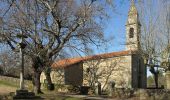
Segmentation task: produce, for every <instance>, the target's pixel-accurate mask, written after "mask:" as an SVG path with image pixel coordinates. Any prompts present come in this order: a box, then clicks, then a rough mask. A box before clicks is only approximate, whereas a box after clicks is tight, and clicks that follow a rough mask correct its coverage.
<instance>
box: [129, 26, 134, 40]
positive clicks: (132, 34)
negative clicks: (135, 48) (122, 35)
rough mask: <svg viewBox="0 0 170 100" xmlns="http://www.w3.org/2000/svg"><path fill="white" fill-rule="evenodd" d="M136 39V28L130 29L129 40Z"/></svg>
mask: <svg viewBox="0 0 170 100" xmlns="http://www.w3.org/2000/svg"><path fill="white" fill-rule="evenodd" d="M133 37H134V28H130V30H129V38H133Z"/></svg>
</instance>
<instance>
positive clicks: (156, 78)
mask: <svg viewBox="0 0 170 100" xmlns="http://www.w3.org/2000/svg"><path fill="white" fill-rule="evenodd" d="M154 78H155V86H156V88H158V73H156V74H155V75H154Z"/></svg>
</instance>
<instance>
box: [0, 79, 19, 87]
mask: <svg viewBox="0 0 170 100" xmlns="http://www.w3.org/2000/svg"><path fill="white" fill-rule="evenodd" d="M1 85H3V86H4V85H5V86H8V87H16V88H18V87H19V85H17V84H16V83H11V82H8V81H2V80H0V86H1Z"/></svg>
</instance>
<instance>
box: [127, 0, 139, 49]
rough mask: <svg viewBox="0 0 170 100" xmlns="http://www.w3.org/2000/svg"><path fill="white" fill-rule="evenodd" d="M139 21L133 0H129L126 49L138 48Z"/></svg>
mask: <svg viewBox="0 0 170 100" xmlns="http://www.w3.org/2000/svg"><path fill="white" fill-rule="evenodd" d="M140 27H141V24H140V21H139V15H138V11H137V8H136V6H135V3H134V0H131V6H130V9H129V12H128V19H127V23H126V50H139V49H140V40H139V37H140Z"/></svg>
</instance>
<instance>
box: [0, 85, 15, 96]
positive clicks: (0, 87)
mask: <svg viewBox="0 0 170 100" xmlns="http://www.w3.org/2000/svg"><path fill="white" fill-rule="evenodd" d="M16 89H17V88H16V87H9V86H6V85H2V84H0V95H3V94H8V93H10V92H15V91H16Z"/></svg>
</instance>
